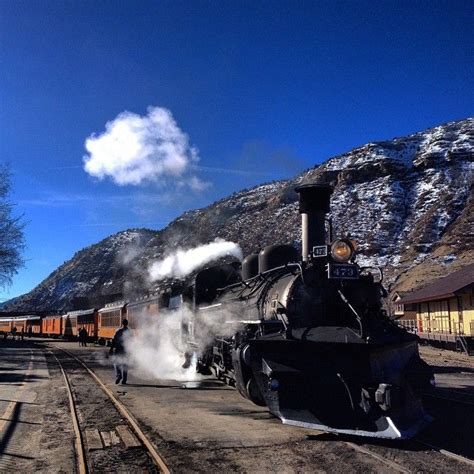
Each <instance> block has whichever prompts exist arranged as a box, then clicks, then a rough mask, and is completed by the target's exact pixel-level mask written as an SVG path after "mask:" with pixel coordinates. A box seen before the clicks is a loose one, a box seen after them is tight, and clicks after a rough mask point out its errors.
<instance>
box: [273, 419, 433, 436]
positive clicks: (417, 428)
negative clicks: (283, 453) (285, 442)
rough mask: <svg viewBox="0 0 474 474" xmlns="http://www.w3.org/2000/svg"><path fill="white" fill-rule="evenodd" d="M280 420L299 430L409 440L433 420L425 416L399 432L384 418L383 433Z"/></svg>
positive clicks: (391, 422)
mask: <svg viewBox="0 0 474 474" xmlns="http://www.w3.org/2000/svg"><path fill="white" fill-rule="evenodd" d="M280 419H281V421H282V423H283V424H285V425H292V426H299V427H301V428H309V429H312V430H319V431H325V432H328V433H339V434H347V435H354V436H367V437H370V438H381V439H400V440H401V439H409V438H412V437H413V436H414V435H415V434H416V433H418V432H419V431H420V430H422V429H423V428H424V427H425V426H427V425H428V424H429V423H431V422H432V421H433V418H432V417H431V416H429V415H426V414H425V417H424V418H422V419H421V420H420V421H418V422H417V423H415V424H414V425H413V426H411V427H410V428H409V429H408V430H403V431H401V430H399V429H398V428H397V427H396V426H395V423H394V422H393V421H392V419H391V418H390V417H386V418H385V420H386V421H387V424H388V426H387V428H386V429H385V430H383V431H364V430H357V429H355V430H349V429H339V428H330V427H329V426H327V425H320V424H317V423H310V422H306V421H298V420H292V419H288V418H285V417H283V416H280Z"/></svg>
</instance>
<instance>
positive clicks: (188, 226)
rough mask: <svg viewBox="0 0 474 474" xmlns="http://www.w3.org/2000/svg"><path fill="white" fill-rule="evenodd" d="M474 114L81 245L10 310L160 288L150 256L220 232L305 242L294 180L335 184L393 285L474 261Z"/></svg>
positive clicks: (339, 210)
mask: <svg viewBox="0 0 474 474" xmlns="http://www.w3.org/2000/svg"><path fill="white" fill-rule="evenodd" d="M473 162H474V118H469V119H466V120H461V121H457V122H451V123H448V124H445V125H442V126H439V127H436V128H433V129H429V130H426V131H424V132H419V133H416V134H413V135H410V136H408V137H402V138H395V139H393V140H388V141H383V142H374V143H368V144H367V145H364V146H362V147H359V148H356V149H354V150H352V151H350V152H348V153H345V154H343V155H340V156H336V157H334V158H331V159H329V160H328V161H327V162H325V163H323V164H322V165H319V166H316V167H315V168H313V169H310V170H308V171H305V172H304V173H302V174H301V175H298V176H297V177H295V178H294V179H291V180H288V181H279V182H274V183H271V184H264V185H262V186H258V187H255V188H253V189H250V190H244V191H240V192H238V193H234V194H233V195H232V196H229V197H228V198H225V199H223V200H221V201H218V202H216V203H214V204H212V205H211V206H209V207H207V208H203V209H199V210H194V211H189V212H186V213H185V214H183V215H182V216H180V217H179V218H177V219H176V220H175V221H173V222H172V223H170V224H169V225H168V227H166V229H164V230H162V231H159V232H152V231H145V230H131V231H125V232H121V233H119V234H116V235H114V236H112V237H110V238H108V239H105V240H104V241H102V242H100V243H99V244H96V245H94V246H92V247H89V248H87V249H84V250H82V251H80V252H78V253H77V254H76V255H75V256H74V257H73V258H72V259H71V260H70V261H68V262H66V263H65V264H64V265H62V266H61V267H59V268H58V269H57V270H56V271H55V272H54V273H53V274H52V275H50V276H49V277H48V278H47V279H46V280H45V281H43V282H42V283H41V284H40V285H39V286H38V287H37V288H35V289H34V290H33V291H32V292H30V293H28V294H27V295H24V296H22V297H20V298H17V299H15V300H12V301H11V302H9V303H8V304H7V305H6V306H7V308H10V309H13V308H15V309H18V308H24V309H25V308H28V309H33V308H35V307H36V308H37V307H45V306H49V307H51V308H52V307H58V308H66V307H68V305H69V304H70V301H71V299H72V298H73V297H81V296H90V295H100V294H101V295H104V294H112V293H119V292H121V291H123V292H124V294H125V296H133V295H136V294H138V293H142V292H143V291H146V290H152V289H153V288H149V285H148V284H147V283H146V279H145V278H144V277H143V269H146V268H147V267H148V266H149V264H150V262H152V261H153V260H155V259H158V258H160V257H162V256H164V255H166V254H167V253H168V252H169V251H171V250H175V249H176V248H177V247H183V248H190V247H192V246H195V245H198V244H202V243H207V242H210V241H212V240H214V239H215V238H216V237H221V238H223V239H226V240H231V241H234V242H238V243H239V244H240V245H241V246H242V248H243V250H244V254H246V253H250V252H253V251H255V250H258V249H259V248H261V247H263V246H265V245H268V244H271V243H275V242H293V243H294V244H296V245H298V244H299V238H300V230H299V229H300V223H299V215H298V203H297V195H296V193H295V192H294V187H295V186H296V185H297V184H299V183H302V182H315V181H324V182H329V183H331V184H332V185H333V186H334V194H333V197H332V201H331V206H332V212H331V217H332V220H333V222H334V227H335V230H336V235H350V236H351V237H352V238H354V239H356V240H357V241H358V242H359V257H358V260H359V262H360V263H362V264H372V265H378V266H381V267H382V268H383V269H384V273H385V275H386V284H387V285H388V286H389V287H390V289H392V290H393V289H398V290H407V289H410V288H415V287H419V286H422V285H424V284H425V283H426V282H428V281H430V280H432V279H433V278H435V277H437V276H439V275H445V274H447V273H449V272H451V271H453V270H455V269H457V268H459V267H461V266H463V265H466V264H468V263H472V261H474V253H473V250H472V249H473V244H474V203H473V192H472V190H473V181H474V180H473V177H474V164H473Z"/></svg>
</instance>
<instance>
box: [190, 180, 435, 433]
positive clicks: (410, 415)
mask: <svg viewBox="0 0 474 474" xmlns="http://www.w3.org/2000/svg"><path fill="white" fill-rule="evenodd" d="M296 191H297V192H298V193H299V198H300V200H299V211H300V214H301V216H302V255H301V257H299V255H298V252H297V251H296V249H295V248H294V247H292V246H290V245H272V246H269V247H265V248H264V249H263V250H261V251H260V253H259V254H253V255H250V256H248V257H247V258H245V259H244V261H243V262H242V268H241V270H240V269H238V268H237V267H236V265H231V264H223V265H219V266H215V267H211V268H207V269H205V270H202V271H201V272H199V273H198V274H197V275H196V277H195V280H194V282H193V285H192V287H190V288H189V289H188V291H187V292H186V293H187V294H186V295H185V299H187V300H188V301H189V302H190V303H191V304H192V308H193V311H192V312H191V315H192V316H191V317H190V319H189V321H188V323H187V324H186V327H185V329H186V331H185V332H186V339H187V344H188V361H187V363H189V361H190V354H191V353H192V352H194V353H195V354H197V357H198V363H197V367H198V370H199V371H201V372H203V373H210V372H212V373H213V374H214V375H216V376H217V377H218V378H220V379H222V380H224V381H226V382H227V383H229V384H231V385H235V386H236V387H237V389H238V391H239V392H240V393H241V394H242V395H243V396H244V397H246V398H248V399H250V400H252V401H253V402H254V403H256V404H258V405H262V406H265V405H266V406H267V407H268V409H269V410H270V412H271V413H272V414H274V415H275V416H277V417H279V418H280V419H281V420H282V422H283V423H286V424H290V425H297V426H302V427H306V428H314V429H317V430H322V431H329V432H337V433H344V434H354V435H360V436H370V437H377V438H391V439H395V438H409V437H411V436H413V435H414V434H415V433H416V432H417V431H418V430H419V429H421V428H422V427H423V426H424V425H425V423H426V422H427V421H429V416H428V415H426V413H425V412H424V409H423V405H422V401H421V396H422V392H423V390H425V389H427V388H428V387H429V386H430V384H431V383H433V382H434V378H433V372H432V370H431V369H430V367H429V366H428V365H427V364H425V363H424V362H423V361H422V360H421V358H420V356H419V353H418V343H417V337H416V336H415V335H413V334H409V333H407V332H406V331H405V330H404V329H402V328H400V327H398V326H397V325H396V324H395V323H393V322H392V321H391V320H390V319H389V318H388V317H387V315H386V313H385V311H384V310H383V309H382V297H383V296H385V295H386V293H385V290H384V289H383V287H382V275H381V272H380V270H379V269H376V268H374V269H373V268H363V267H360V266H358V265H357V263H356V262H355V253H356V252H355V243H354V242H353V241H351V240H349V239H346V238H341V239H337V240H333V239H332V235H331V234H332V229H331V226H330V223H329V222H326V213H327V212H329V203H330V196H331V194H332V188H331V187H329V186H328V185H325V184H306V185H301V186H299V187H297V188H296ZM326 224H328V227H329V232H326ZM327 233H328V234H329V241H328V240H327V238H326V234H327ZM186 296H187V298H186Z"/></svg>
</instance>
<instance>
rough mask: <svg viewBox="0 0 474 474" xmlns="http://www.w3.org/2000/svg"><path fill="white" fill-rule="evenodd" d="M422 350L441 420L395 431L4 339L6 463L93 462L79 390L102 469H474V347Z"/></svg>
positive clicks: (43, 466)
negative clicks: (329, 421) (363, 430)
mask: <svg viewBox="0 0 474 474" xmlns="http://www.w3.org/2000/svg"><path fill="white" fill-rule="evenodd" d="M64 350H65V351H67V352H65V351H64ZM421 353H422V356H423V358H424V359H425V360H426V361H427V362H428V363H430V364H431V365H432V366H433V367H434V370H435V374H436V379H437V387H436V389H434V391H433V392H432V393H430V394H428V395H427V397H426V402H425V403H426V408H427V411H428V412H429V413H430V414H431V415H432V416H433V418H434V421H433V422H432V423H431V424H430V425H429V426H428V427H427V428H426V429H425V430H423V431H422V432H421V433H420V434H419V436H417V437H416V438H415V439H413V440H409V441H403V442H400V441H398V442H397V441H392V442H390V441H376V440H373V439H365V438H356V437H348V436H347V437H344V436H337V435H331V434H326V433H321V432H317V431H312V430H308V429H303V428H297V427H290V426H286V425H282V424H281V423H280V421H279V420H277V419H276V418H274V417H272V416H271V415H270V414H269V413H268V412H267V411H266V409H264V408H260V407H257V406H255V405H253V404H252V403H250V402H249V401H247V400H245V399H243V398H241V397H240V395H239V394H238V393H237V392H236V391H235V390H233V389H231V388H229V387H227V386H225V385H222V384H220V383H219V382H217V381H215V380H213V379H203V380H201V381H199V382H198V383H192V384H186V383H183V382H177V381H173V380H159V381H158V380H145V379H143V378H140V377H139V376H138V375H139V374H135V373H134V371H133V369H132V370H131V372H130V378H129V384H128V385H125V386H122V385H115V383H114V381H115V377H114V372H113V369H112V367H111V362H110V360H109V359H108V358H107V350H106V349H105V348H103V347H100V346H96V347H94V346H92V347H85V348H83V347H78V345H77V343H71V342H59V341H51V340H41V339H34V340H28V341H26V340H25V341H11V340H8V341H1V342H0V355H1V358H2V359H1V360H2V364H1V369H0V412H1V414H2V416H1V419H0V435H1V444H0V471H1V472H6V471H11V470H18V469H21V470H24V471H33V470H34V471H38V472H81V471H80V462H79V457H78V454H79V451H80V447H79V446H80V443H78V439H77V437H78V435H77V430H75V429H74V425H73V421H72V415H71V402H70V399H71V397H72V400H73V407H74V410H73V411H75V412H76V413H77V419H78V429H79V432H80V436H81V438H82V444H83V449H84V453H85V464H86V470H88V471H90V472H105V471H126V472H137V471H140V472H160V471H161V472H167V471H166V470H167V469H169V470H170V471H171V472H204V471H207V472H217V471H225V472H256V471H259V472H276V471H283V472H394V473H396V472H402V473H406V472H474V461H473V459H474V448H473V446H472V425H473V422H474V358H469V357H467V356H464V355H462V354H457V353H453V352H449V351H443V350H438V349H433V348H429V347H427V348H425V347H422V348H421ZM88 369H89V370H90V371H91V372H92V373H91V372H89V371H88ZM94 376H95V377H97V378H98V379H99V381H100V382H101V383H102V384H103V385H104V386H103V387H102V386H101V385H100V384H99V383H98V381H97V380H96V379H95V378H94ZM66 379H67V382H66ZM68 385H69V386H70V388H71V395H69V394H68ZM107 391H109V392H110V394H111V395H112V398H115V399H116V402H114V401H113V399H112V398H111V397H110V396H109V394H108V393H107ZM120 405H121V406H123V410H122V411H121V410H120V408H119V406H120ZM127 413H130V414H131V416H132V418H131V420H132V421H133V422H135V423H136V425H137V427H138V428H139V430H140V431H141V433H142V435H143V436H144V438H141V437H140V436H141V435H139V434H137V432H136V430H135V428H134V426H133V423H131V422H130V419H128V418H127V416H126V414H127ZM144 439H146V440H147V441H148V442H149V443H150V445H151V447H152V448H153V450H155V452H156V453H157V454H158V456H159V457H160V459H161V460H162V463H163V464H162V465H160V464H159V463H157V462H156V460H154V458H153V456H152V455H150V452H149V449H148V448H147V446H146V442H144Z"/></svg>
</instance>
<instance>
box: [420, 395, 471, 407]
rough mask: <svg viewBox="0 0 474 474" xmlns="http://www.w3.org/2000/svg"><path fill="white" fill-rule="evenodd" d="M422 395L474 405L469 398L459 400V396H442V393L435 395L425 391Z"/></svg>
mask: <svg viewBox="0 0 474 474" xmlns="http://www.w3.org/2000/svg"><path fill="white" fill-rule="evenodd" d="M423 395H424V396H426V397H430V398H435V399H439V400H447V401H449V402H454V403H461V404H462V405H474V402H471V401H469V400H460V399H459V398H450V397H444V396H443V395H437V394H434V393H425V394H423Z"/></svg>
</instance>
